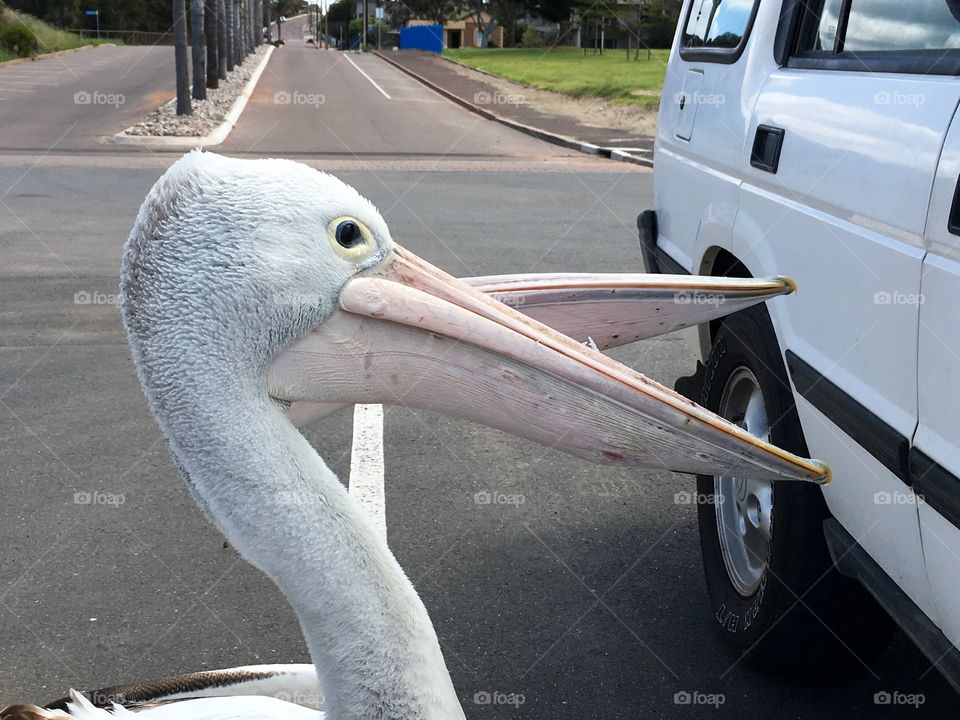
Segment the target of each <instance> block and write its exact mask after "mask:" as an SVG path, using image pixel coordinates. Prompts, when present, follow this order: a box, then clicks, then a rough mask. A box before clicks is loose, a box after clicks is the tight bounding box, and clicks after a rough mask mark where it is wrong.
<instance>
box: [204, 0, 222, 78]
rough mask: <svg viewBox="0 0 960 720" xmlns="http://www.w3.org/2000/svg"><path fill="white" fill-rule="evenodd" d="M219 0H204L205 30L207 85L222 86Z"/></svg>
mask: <svg viewBox="0 0 960 720" xmlns="http://www.w3.org/2000/svg"><path fill="white" fill-rule="evenodd" d="M217 5H218V3H217V0H204V8H203V12H204V16H205V17H204V26H203V28H204V30H205V36H206V44H207V87H208V88H211V89H215V88H218V87H219V86H220V27H219V26H220V21H219V19H218V16H217Z"/></svg>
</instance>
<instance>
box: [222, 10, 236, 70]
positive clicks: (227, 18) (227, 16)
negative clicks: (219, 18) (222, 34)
mask: <svg viewBox="0 0 960 720" xmlns="http://www.w3.org/2000/svg"><path fill="white" fill-rule="evenodd" d="M223 8H224V15H223V25H224V27H225V28H226V30H227V70H228V71H230V70H233V66H234V61H235V60H236V59H237V55H236V50H235V49H234V47H233V44H234V43H235V42H236V40H235V38H234V37H233V9H234V4H233V0H223Z"/></svg>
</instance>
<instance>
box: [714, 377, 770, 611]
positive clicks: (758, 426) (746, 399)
mask: <svg viewBox="0 0 960 720" xmlns="http://www.w3.org/2000/svg"><path fill="white" fill-rule="evenodd" d="M719 414H720V415H722V416H723V417H725V418H727V419H728V420H732V421H733V422H735V423H736V424H737V425H739V426H740V427H742V428H743V429H744V430H746V431H747V432H749V433H750V434H751V435H756V436H757V437H759V438H762V439H763V440H768V439H769V436H770V425H769V422H768V418H767V408H766V405H765V404H764V401H763V393H762V392H761V390H760V383H759V382H757V377H756V375H754V374H753V372H752V371H751V370H750V369H749V368H746V367H740V368H737V369H736V371H734V373H733V374H732V375H731V376H730V378H729V379H728V380H727V384H726V386H725V387H724V389H723V396H722V398H721V401H720V412H719ZM713 500H714V508H715V510H716V514H717V533H718V534H719V536H720V551H721V555H722V556H723V564H724V565H725V566H726V568H727V575H728V576H729V578H730V582H731V584H732V585H733V587H734V588H735V589H736V591H737V592H738V593H740V595H742V596H743V597H750V596H751V595H753V594H754V593H756V592H757V589H758V588H759V587H760V584H761V582H762V581H763V576H764V573H765V572H766V570H767V562H768V560H769V558H770V538H771V537H772V530H773V527H772V525H773V483H771V482H769V481H764V480H744V479H742V478H737V477H732V476H725V475H723V476H715V477H714V498H713Z"/></svg>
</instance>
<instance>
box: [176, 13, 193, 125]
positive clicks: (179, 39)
mask: <svg viewBox="0 0 960 720" xmlns="http://www.w3.org/2000/svg"><path fill="white" fill-rule="evenodd" d="M173 53H174V61H175V64H176V71H177V115H189V114H190V113H192V112H193V108H192V107H191V106H190V69H189V67H187V8H186V5H184V0H173Z"/></svg>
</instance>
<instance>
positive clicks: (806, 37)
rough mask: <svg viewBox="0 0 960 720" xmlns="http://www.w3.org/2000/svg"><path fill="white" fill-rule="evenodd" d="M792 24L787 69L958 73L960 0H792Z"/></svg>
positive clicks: (786, 25)
mask: <svg viewBox="0 0 960 720" xmlns="http://www.w3.org/2000/svg"><path fill="white" fill-rule="evenodd" d="M791 15H792V16H793V18H795V19H796V20H798V24H794V20H791V19H790V17H791ZM791 26H792V27H796V28H797V30H796V33H795V34H794V35H793V41H792V43H791V44H792V45H793V47H794V51H793V53H792V55H790V57H789V59H788V60H787V62H786V64H787V65H788V66H790V67H797V68H812V69H822V70H829V69H832V70H853V71H858V72H894V73H897V72H898V73H912V74H932V75H957V74H960V0H910V2H904V1H903V0H793V8H792V10H791V11H790V13H789V14H785V15H784V19H782V20H781V23H780V28H778V30H777V32H778V36H781V35H783V33H784V32H785V33H790V32H792V31H791V30H790V28H791ZM781 31H783V32H781ZM778 42H780V41H779V40H778ZM786 42H791V41H786ZM779 62H781V63H782V62H783V61H782V60H780V61H779Z"/></svg>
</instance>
